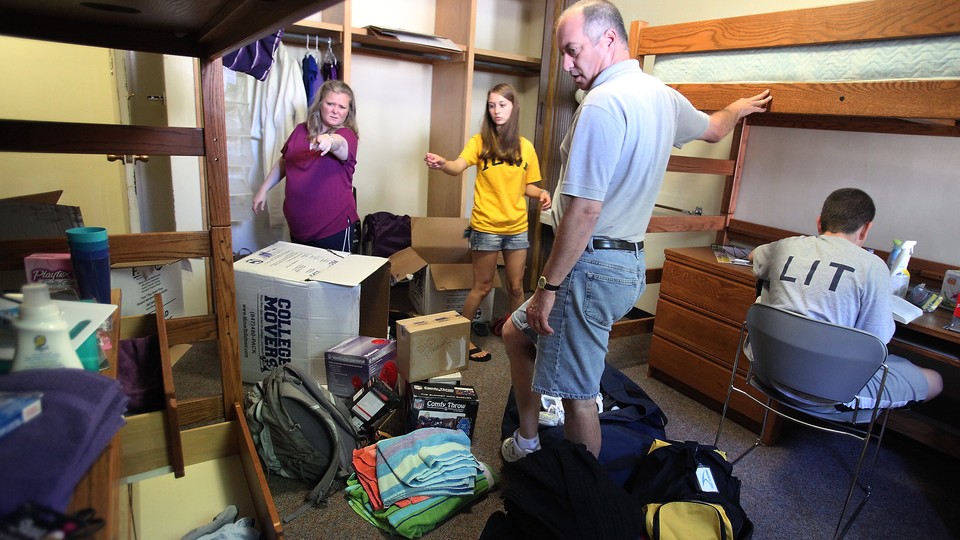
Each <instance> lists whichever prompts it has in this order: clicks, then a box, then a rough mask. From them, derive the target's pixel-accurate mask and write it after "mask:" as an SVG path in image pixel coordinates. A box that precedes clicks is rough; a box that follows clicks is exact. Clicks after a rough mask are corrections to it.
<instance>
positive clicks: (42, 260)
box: [23, 253, 78, 296]
mask: <svg viewBox="0 0 960 540" xmlns="http://www.w3.org/2000/svg"><path fill="white" fill-rule="evenodd" d="M23 267H24V269H25V270H26V272H27V283H46V284H47V287H48V288H49V289H50V293H51V294H55V293H57V292H61V291H63V292H67V293H72V294H73V295H74V296H77V290H78V289H77V280H76V277H75V276H74V274H73V261H72V260H71V259H70V254H69V253H34V254H32V255H27V256H26V257H24V258H23Z"/></svg>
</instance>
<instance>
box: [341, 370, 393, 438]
mask: <svg viewBox="0 0 960 540" xmlns="http://www.w3.org/2000/svg"><path fill="white" fill-rule="evenodd" d="M399 405H400V397H399V396H397V393H396V392H394V391H393V389H392V388H390V387H389V386H388V385H387V384H386V383H384V382H383V381H381V380H380V379H378V378H376V377H374V378H372V379H370V382H369V383H367V385H366V386H364V387H363V388H361V389H359V390H357V393H356V394H354V395H353V397H351V399H350V422H351V423H352V424H353V427H354V428H355V429H356V430H357V432H358V433H363V434H368V435H373V434H372V433H371V431H375V430H376V429H377V427H379V426H381V425H383V424H384V423H385V422H386V420H387V417H388V416H390V414H391V413H392V412H393V411H395V410H397V408H398V407H399ZM395 435H399V433H396V434H395ZM371 438H374V437H371Z"/></svg>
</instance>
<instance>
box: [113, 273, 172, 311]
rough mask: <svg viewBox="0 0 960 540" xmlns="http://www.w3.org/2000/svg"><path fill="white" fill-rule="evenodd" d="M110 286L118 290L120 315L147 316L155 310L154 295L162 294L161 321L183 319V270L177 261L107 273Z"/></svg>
mask: <svg viewBox="0 0 960 540" xmlns="http://www.w3.org/2000/svg"><path fill="white" fill-rule="evenodd" d="M110 287H112V288H114V289H120V293H121V299H120V302H121V306H120V313H123V315H124V316H128V315H148V314H151V313H153V312H154V311H155V307H154V302H153V296H154V295H155V294H156V293H160V294H162V295H163V309H164V314H163V316H164V318H165V319H169V318H171V317H182V316H183V270H182V268H181V263H180V262H175V263H171V264H161V265H156V266H133V267H130V268H114V269H112V270H110Z"/></svg>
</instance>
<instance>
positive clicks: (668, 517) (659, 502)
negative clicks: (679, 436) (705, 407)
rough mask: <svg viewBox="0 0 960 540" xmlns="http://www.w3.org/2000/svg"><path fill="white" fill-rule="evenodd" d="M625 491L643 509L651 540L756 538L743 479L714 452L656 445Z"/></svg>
mask: <svg viewBox="0 0 960 540" xmlns="http://www.w3.org/2000/svg"><path fill="white" fill-rule="evenodd" d="M627 489H628V491H629V492H630V493H631V494H632V495H633V496H634V498H635V499H636V500H637V502H638V503H639V504H640V505H641V506H642V507H643V511H644V516H645V518H646V529H647V535H648V536H649V537H650V539H651V540H657V539H667V538H682V539H684V540H686V539H689V538H701V539H702V538H720V539H724V540H747V539H749V538H751V537H752V536H753V522H751V521H750V519H749V518H748V517H747V514H746V512H745V511H744V510H743V507H741V506H740V479H739V478H737V477H736V476H733V466H732V465H731V464H730V463H729V462H728V461H727V460H726V457H725V456H724V455H723V453H722V452H720V451H719V450H717V448H716V447H715V446H710V445H705V444H700V443H698V442H695V441H686V442H679V441H666V440H657V441H655V442H654V443H653V445H652V446H651V447H650V451H649V452H648V453H647V455H646V456H644V458H643V460H642V461H641V462H640V464H639V465H638V466H637V469H636V471H635V473H634V476H633V478H632V479H631V481H630V482H629V484H628V486H627Z"/></svg>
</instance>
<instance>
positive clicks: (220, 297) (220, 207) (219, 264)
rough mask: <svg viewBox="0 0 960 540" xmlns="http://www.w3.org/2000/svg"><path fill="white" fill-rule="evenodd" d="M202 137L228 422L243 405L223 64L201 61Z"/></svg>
mask: <svg viewBox="0 0 960 540" xmlns="http://www.w3.org/2000/svg"><path fill="white" fill-rule="evenodd" d="M200 81H201V84H200V87H201V92H202V96H203V99H202V102H203V126H204V130H203V134H204V143H205V146H206V148H207V149H208V150H207V155H206V160H205V171H206V181H205V182H204V183H205V185H206V188H207V201H206V203H207V219H208V223H207V227H208V228H209V231H210V249H211V253H210V265H211V272H210V274H208V280H209V282H210V286H209V288H208V289H209V291H210V293H211V296H212V300H213V311H214V314H215V315H216V327H217V347H218V352H219V356H220V370H221V384H222V386H223V414H224V417H226V418H229V415H230V414H231V411H232V407H233V403H242V402H243V384H242V383H241V376H240V354H239V341H238V337H237V331H238V330H237V321H236V315H237V306H236V284H235V282H234V277H233V244H232V236H231V229H230V191H229V186H230V183H229V178H228V171H227V156H226V133H227V128H226V116H225V113H224V104H223V62H222V61H221V60H220V59H219V58H216V59H212V60H211V59H202V60H201V61H200Z"/></svg>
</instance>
